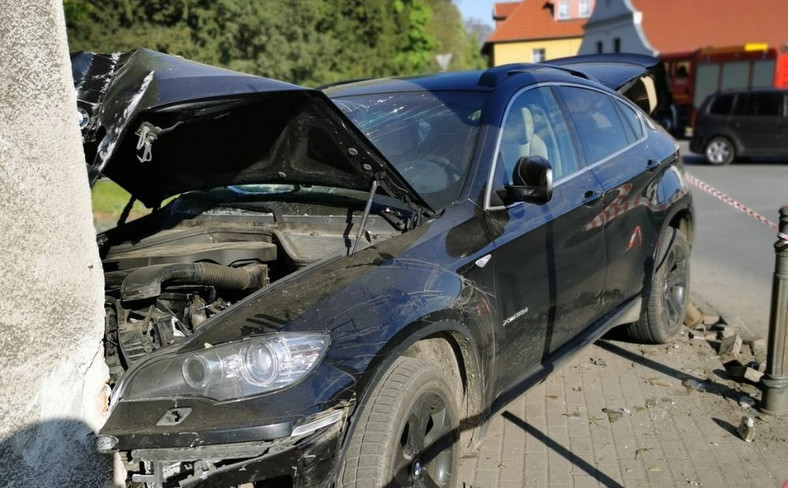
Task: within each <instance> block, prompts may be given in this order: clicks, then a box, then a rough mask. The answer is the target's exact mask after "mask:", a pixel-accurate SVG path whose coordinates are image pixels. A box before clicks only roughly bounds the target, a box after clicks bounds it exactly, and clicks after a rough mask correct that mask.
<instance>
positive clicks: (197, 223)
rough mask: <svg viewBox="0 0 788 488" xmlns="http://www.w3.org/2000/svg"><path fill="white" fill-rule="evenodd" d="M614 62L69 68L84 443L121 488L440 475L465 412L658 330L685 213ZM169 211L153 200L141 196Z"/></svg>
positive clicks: (130, 56)
mask: <svg viewBox="0 0 788 488" xmlns="http://www.w3.org/2000/svg"><path fill="white" fill-rule="evenodd" d="M656 63H658V61H657V60H656V59H654V58H650V57H645V56H634V55H621V56H591V57H578V58H571V59H568V60H561V61H556V62H555V64H552V65H551V64H540V65H529V64H522V65H508V66H500V67H496V68H491V69H489V70H487V71H477V72H463V73H443V74H437V75H428V76H416V77H410V78H400V79H380V80H369V81H362V82H356V83H349V84H340V85H336V86H332V87H329V88H326V89H324V90H314V89H306V88H302V87H298V86H294V85H290V84H287V83H283V82H279V81H275V80H269V79H265V78H259V77H254V76H248V75H243V74H239V73H233V72H229V71H225V70H221V69H218V68H213V67H209V66H204V65H200V64H197V63H193V62H190V61H187V60H185V59H182V58H178V57H173V56H168V55H165V54H161V53H156V52H153V51H149V50H144V49H143V50H137V51H134V52H131V53H126V54H123V55H120V56H117V55H116V56H103V55H94V54H89V53H82V54H79V55H77V56H75V57H74V60H73V64H74V73H75V83H76V87H77V92H78V100H79V108H80V111H81V112H82V113H83V120H84V121H85V123H84V124H83V137H84V140H85V150H86V155H87V158H88V161H89V174H90V178H91V180H95V179H96V178H98V177H99V176H100V175H105V176H106V177H109V178H111V179H112V180H114V181H115V182H117V183H118V184H120V185H121V186H122V187H123V188H125V189H127V190H128V191H129V192H130V193H131V194H132V195H133V197H134V198H135V199H138V200H140V201H142V202H143V203H145V204H146V205H147V206H149V207H151V208H154V210H153V211H152V213H151V214H150V215H148V216H145V217H142V218H139V219H137V220H135V221H132V222H125V218H121V222H120V223H119V225H118V226H117V227H116V228H114V229H112V230H109V231H107V232H105V233H103V234H101V235H99V237H98V242H99V247H100V253H101V256H102V258H103V263H104V268H105V273H106V274H105V276H106V288H107V301H106V303H107V321H106V322H107V330H106V341H105V347H106V355H107V356H106V359H107V363H108V364H109V366H110V368H111V371H112V377H113V380H112V381H113V391H112V395H111V405H110V415H109V418H108V420H107V422H106V424H105V425H104V427H103V428H102V430H101V432H100V436H99V445H100V449H102V450H107V451H117V452H120V454H121V456H122V459H123V461H124V462H125V466H126V468H127V469H128V473H129V483H131V484H132V485H134V484H139V485H147V486H193V485H201V484H206V485H211V486H216V485H219V486H226V485H236V484H243V483H248V482H254V483H255V486H269V485H271V486H310V487H315V486H365V487H367V486H384V485H389V486H411V485H418V486H452V485H453V484H455V483H456V482H457V463H458V456H459V455H460V453H461V452H463V451H465V450H469V449H473V448H474V446H475V445H476V444H477V443H478V441H479V440H480V439H481V436H482V434H483V430H484V420H485V419H487V418H488V417H489V416H490V415H491V414H492V413H494V412H496V411H498V410H499V409H500V408H501V406H503V405H505V404H506V403H507V402H508V401H509V400H511V399H512V398H514V397H515V396H516V395H519V394H520V393H522V392H523V391H524V390H525V389H526V388H527V387H529V386H530V385H533V384H535V383H536V382H538V381H541V380H542V379H543V378H544V377H545V375H546V374H548V373H549V372H550V371H553V370H554V369H555V368H556V367H557V365H558V364H559V363H560V362H561V361H563V360H564V359H565V358H567V357H568V356H570V355H571V354H572V353H574V352H576V351H578V350H579V349H581V348H583V347H584V346H585V345H587V344H589V343H590V342H592V341H594V340H596V339H597V338H599V337H600V336H601V335H602V334H604V333H605V332H606V331H609V330H610V329H611V328H613V327H615V326H619V325H623V326H625V330H626V332H628V333H629V334H630V335H631V336H632V337H634V338H636V339H638V340H642V341H647V342H667V341H670V340H671V339H672V338H673V337H674V336H675V335H676V334H677V333H678V331H679V330H680V329H681V323H682V320H683V314H684V310H685V306H686V303H687V297H688V285H689V253H690V240H691V237H692V221H693V210H692V204H691V195H690V193H689V190H688V188H687V186H686V185H685V183H684V181H683V179H682V169H681V159H680V158H679V155H678V147H677V145H676V143H675V141H673V140H672V139H671V138H670V136H669V135H667V134H666V133H665V132H664V131H663V130H662V129H660V128H658V127H657V126H656V125H655V124H654V123H653V122H652V121H651V120H650V119H649V117H648V116H647V115H646V114H645V113H644V112H643V111H641V110H640V108H638V106H637V105H636V103H633V102H632V101H630V100H629V99H628V98H626V97H624V96H622V95H620V94H619V93H617V92H616V91H615V89H616V88H620V87H624V88H628V90H625V93H626V94H627V95H628V96H629V97H630V98H632V99H633V100H635V102H637V104H639V105H641V106H643V107H645V108H646V109H647V110H650V109H652V108H653V107H655V106H656V103H654V101H653V100H651V99H650V97H651V95H653V93H654V90H651V89H649V88H648V87H649V85H650V84H651V83H653V82H652V81H651V78H650V76H651V75H650V74H649V69H650V68H651V67H653V66H654V65H655V64H656ZM172 195H179V196H178V197H177V198H175V199H174V200H172V201H170V202H169V203H168V204H166V205H165V206H162V207H159V205H160V204H161V202H162V201H163V200H165V199H167V198H168V197H171V196H172Z"/></svg>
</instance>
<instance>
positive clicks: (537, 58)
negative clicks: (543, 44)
mask: <svg viewBox="0 0 788 488" xmlns="http://www.w3.org/2000/svg"><path fill="white" fill-rule="evenodd" d="M542 61H544V49H532V50H531V62H532V63H541V62H542Z"/></svg>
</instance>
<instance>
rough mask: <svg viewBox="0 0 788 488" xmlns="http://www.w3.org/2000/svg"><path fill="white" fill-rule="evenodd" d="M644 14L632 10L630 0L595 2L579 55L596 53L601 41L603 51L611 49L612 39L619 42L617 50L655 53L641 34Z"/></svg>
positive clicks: (610, 50) (610, 51) (612, 45)
mask: <svg viewBox="0 0 788 488" xmlns="http://www.w3.org/2000/svg"><path fill="white" fill-rule="evenodd" d="M642 18H643V15H642V13H641V12H639V11H637V10H635V8H634V7H633V6H632V3H631V2H630V1H629V0H610V1H605V2H596V4H595V6H594V11H593V13H592V14H591V18H590V19H588V23H587V24H586V25H585V27H584V29H585V34H584V36H583V43H582V45H581V46H580V52H579V54H596V53H597V42H601V43H602V52H604V53H612V52H614V42H615V41H614V40H615V39H619V40H620V43H621V50H620V52H624V53H638V54H649V55H655V54H656V52H655V50H654V49H653V47H652V46H651V45H650V44H649V43H648V39H647V38H646V36H645V34H644V33H643V29H642V25H641V21H642Z"/></svg>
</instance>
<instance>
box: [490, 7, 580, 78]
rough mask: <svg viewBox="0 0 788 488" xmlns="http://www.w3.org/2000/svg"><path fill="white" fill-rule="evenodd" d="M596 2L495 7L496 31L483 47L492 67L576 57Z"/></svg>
mask: <svg viewBox="0 0 788 488" xmlns="http://www.w3.org/2000/svg"><path fill="white" fill-rule="evenodd" d="M594 3H595V0H521V1H519V2H505V3H496V4H495V7H494V8H493V20H495V31H494V32H493V33H492V34H490V36H489V37H488V38H487V40H486V41H485V43H484V46H483V47H482V52H483V53H484V54H486V55H488V56H489V58H490V64H491V65H492V66H499V65H501V64H507V63H524V62H525V63H538V62H541V61H545V60H547V59H554V58H561V57H565V56H574V55H575V54H577V52H578V50H579V48H580V44H581V42H582V39H583V25H585V23H586V21H587V20H588V18H589V17H590V16H591V12H592V11H593V9H594Z"/></svg>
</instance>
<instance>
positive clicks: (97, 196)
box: [91, 180, 150, 231]
mask: <svg viewBox="0 0 788 488" xmlns="http://www.w3.org/2000/svg"><path fill="white" fill-rule="evenodd" d="M130 198H131V195H130V194H129V192H127V191H126V190H124V189H123V188H121V187H120V186H118V185H117V184H116V183H113V182H111V181H106V180H102V181H97V182H96V184H95V185H93V188H92V190H91V199H92V201H93V225H94V226H95V227H96V230H98V231H102V230H106V229H109V228H111V227H114V226H115V224H116V223H117V221H118V219H119V218H120V214H121V213H123V208H124V207H125V206H126V204H127V203H129V199H130ZM149 213H150V209H149V208H146V207H145V205H143V204H142V203H141V202H134V206H133V207H132V208H131V213H130V214H129V217H128V219H126V220H127V221H132V220H134V219H136V218H139V217H142V216H143V215H147V214H149Z"/></svg>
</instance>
